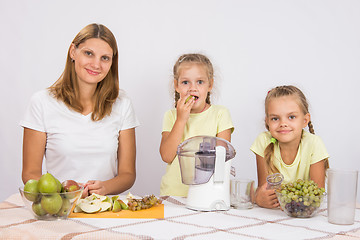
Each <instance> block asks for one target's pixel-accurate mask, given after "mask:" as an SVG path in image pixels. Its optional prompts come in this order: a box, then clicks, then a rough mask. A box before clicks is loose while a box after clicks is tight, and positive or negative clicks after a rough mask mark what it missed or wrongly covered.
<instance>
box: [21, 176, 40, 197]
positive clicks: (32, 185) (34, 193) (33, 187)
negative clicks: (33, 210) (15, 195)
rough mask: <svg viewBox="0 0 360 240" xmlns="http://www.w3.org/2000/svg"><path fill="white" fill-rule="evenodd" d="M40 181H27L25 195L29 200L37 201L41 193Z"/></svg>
mask: <svg viewBox="0 0 360 240" xmlns="http://www.w3.org/2000/svg"><path fill="white" fill-rule="evenodd" d="M38 182H39V181H37V180H34V179H30V180H28V181H27V182H26V183H25V186H24V195H25V197H26V199H27V200H29V201H32V202H35V201H36V199H37V197H38V194H39V189H38Z"/></svg>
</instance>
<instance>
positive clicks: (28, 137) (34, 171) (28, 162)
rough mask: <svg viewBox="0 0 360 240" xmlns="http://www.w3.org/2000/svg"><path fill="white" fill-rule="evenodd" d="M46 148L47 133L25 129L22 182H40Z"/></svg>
mask: <svg viewBox="0 0 360 240" xmlns="http://www.w3.org/2000/svg"><path fill="white" fill-rule="evenodd" d="M45 146H46V133H45V132H39V131H35V130H33V129H30V128H24V136H23V168H22V181H23V183H24V184H25V183H26V182H27V181H28V180H30V179H35V180H39V179H40V177H41V174H42V162H43V158H44V153H45Z"/></svg>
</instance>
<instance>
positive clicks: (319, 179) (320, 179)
mask: <svg viewBox="0 0 360 240" xmlns="http://www.w3.org/2000/svg"><path fill="white" fill-rule="evenodd" d="M325 161H327V159H324V160H321V161H319V162H317V163H314V164H311V165H310V179H311V180H313V181H314V182H316V183H317V185H318V187H320V188H322V187H325Z"/></svg>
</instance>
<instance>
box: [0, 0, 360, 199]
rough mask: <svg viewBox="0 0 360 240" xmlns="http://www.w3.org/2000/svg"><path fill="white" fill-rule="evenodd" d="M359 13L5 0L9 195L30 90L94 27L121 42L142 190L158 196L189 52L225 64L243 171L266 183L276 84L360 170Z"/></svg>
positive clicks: (215, 4) (312, 5) (0, 9)
mask: <svg viewBox="0 0 360 240" xmlns="http://www.w3.org/2000/svg"><path fill="white" fill-rule="evenodd" d="M359 12H360V1H356V0H353V1H350V0H342V1H335V0H324V1H318V0H311V1H290V0H276V1H269V0H259V1H252V0H233V1H231V0H221V1H220V0H218V1H215V0H195V1H194V0H181V1H169V0H156V1H146V0H143V1H141V0H133V1H124V0H122V1H115V0H114V1H106V0H103V1H98V0H96V1H94V0H86V1H73V0H62V1H46V0H43V1H40V0H32V1H27V0H17V1H5V0H0V33H1V38H0V56H1V57H0V73H1V75H0V81H1V88H0V89H1V90H0V92H1V94H0V109H1V118H0V130H1V131H0V183H1V184H0V200H4V199H6V197H7V196H9V195H10V194H13V193H16V192H17V191H18V190H17V188H18V187H19V186H20V185H22V182H21V167H22V157H21V151H22V128H21V127H20V126H19V124H18V123H19V121H20V119H21V118H22V116H23V113H24V111H25V108H26V106H27V104H28V101H29V99H30V97H31V95H32V94H33V93H34V92H36V91H38V90H40V89H44V88H46V87H48V86H50V85H51V84H52V83H53V82H54V81H56V80H57V78H58V77H59V76H60V74H61V73H62V71H63V68H64V64H65V58H66V54H67V49H68V47H69V45H70V43H71V41H72V39H73V38H74V37H75V35H76V34H77V33H78V32H79V31H80V29H81V28H83V27H84V26H86V25H87V24H89V23H93V22H97V23H102V24H104V25H106V26H107V27H108V28H110V30H111V31H112V32H113V33H114V35H115V36H116V38H117V41H118V47H119V51H120V63H119V70H120V86H121V88H123V89H125V90H126V91H127V93H128V95H129V96H130V97H131V98H132V100H133V104H134V106H135V109H136V113H137V115H138V117H139V119H140V121H141V126H140V127H139V128H137V130H136V134H137V179H136V182H135V185H134V186H133V188H132V189H131V190H130V191H131V192H132V193H134V194H138V195H144V194H151V193H154V194H159V184H160V179H161V176H162V175H163V174H164V171H165V163H163V162H162V161H161V158H160V154H159V151H158V149H159V144H160V138H161V126H162V117H163V114H164V112H165V111H166V110H167V109H169V108H171V107H172V104H173V101H172V95H171V94H170V85H169V83H170V81H171V69H172V66H173V64H174V62H175V61H176V59H177V57H178V56H179V55H180V54H183V53H188V52H200V53H204V54H206V55H208V56H209V58H210V59H211V60H212V62H213V64H214V66H215V68H216V80H215V81H216V85H217V92H216V94H214V96H213V103H215V104H222V105H225V106H227V107H228V108H229V109H230V112H231V114H232V118H233V122H234V124H235V132H234V134H233V136H232V138H233V140H232V143H233V145H234V147H235V148H236V151H237V155H236V157H235V159H234V161H233V165H234V166H235V167H236V170H237V176H239V177H247V178H253V179H256V166H255V158H254V156H253V154H252V153H251V152H250V150H249V147H250V145H251V143H252V142H253V140H254V139H255V138H256V136H257V135H258V134H259V133H260V132H261V131H263V130H264V129H265V128H264V124H263V119H264V106H263V101H264V98H265V95H266V93H267V91H268V90H269V89H270V88H272V87H274V86H276V85H282V84H295V85H297V86H298V87H300V88H301V89H302V90H303V92H304V93H305V95H306V96H307V97H308V100H309V103H310V113H311V114H312V120H313V123H314V127H315V131H316V134H318V135H319V136H321V137H322V139H323V140H324V142H325V144H326V146H327V148H328V151H329V153H330V155H331V158H330V164H331V166H332V167H335V168H345V169H357V170H359V169H360V157H359V152H358V150H359V148H360V144H359V142H360V141H359V135H360V124H359V119H360V111H359V110H360V108H359V104H360V89H359V87H360V83H359V77H360V67H359V66H360V31H359V29H360V14H359ZM79 174H80V173H79ZM358 193H359V191H358ZM358 196H359V194H358ZM359 199H360V198H359V197H358V200H359Z"/></svg>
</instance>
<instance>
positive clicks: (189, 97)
mask: <svg viewBox="0 0 360 240" xmlns="http://www.w3.org/2000/svg"><path fill="white" fill-rule="evenodd" d="M193 97H194V96H192V95H190V96H188V98H187V99H186V100H185V103H187V102H188V101H189V100H190V99H191V98H193Z"/></svg>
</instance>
